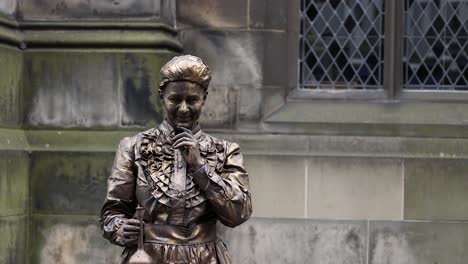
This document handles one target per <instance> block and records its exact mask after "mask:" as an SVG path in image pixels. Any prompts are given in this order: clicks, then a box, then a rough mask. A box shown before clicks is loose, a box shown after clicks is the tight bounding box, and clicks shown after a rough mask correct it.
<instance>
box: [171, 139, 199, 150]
mask: <svg viewBox="0 0 468 264" xmlns="http://www.w3.org/2000/svg"><path fill="white" fill-rule="evenodd" d="M196 146H197V143H195V142H193V141H187V140H183V139H181V140H180V141H178V142H176V143H175V144H174V145H173V147H174V148H176V149H177V148H181V147H187V148H196Z"/></svg>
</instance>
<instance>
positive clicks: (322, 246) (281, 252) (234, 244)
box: [221, 218, 367, 264]
mask: <svg viewBox="0 0 468 264" xmlns="http://www.w3.org/2000/svg"><path fill="white" fill-rule="evenodd" d="M221 237H222V238H223V239H224V241H225V242H226V244H227V247H228V250H229V252H230V255H231V257H232V260H233V263H239V264H256V263H258V264H263V263H272V264H274V263H278V264H288V263H291V264H292V263H324V264H333V263H340V264H365V263H367V261H366V253H367V249H366V248H367V224H366V222H365V221H314V220H292V219H291V220H285V219H262V218H254V219H251V220H249V221H248V222H246V223H245V224H243V225H241V226H240V227H237V228H235V229H230V228H222V230H221Z"/></svg>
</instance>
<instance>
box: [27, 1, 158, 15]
mask: <svg viewBox="0 0 468 264" xmlns="http://www.w3.org/2000/svg"><path fill="white" fill-rule="evenodd" d="M159 2H160V1H153V0H114V1H102V0H48V1H41V0H19V5H20V12H19V14H20V18H21V19H22V20H72V19H106V18H140V19H141V18H154V17H159V15H160V6H159Z"/></svg>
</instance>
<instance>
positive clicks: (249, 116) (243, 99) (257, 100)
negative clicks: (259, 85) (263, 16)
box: [239, 87, 262, 121]
mask: <svg viewBox="0 0 468 264" xmlns="http://www.w3.org/2000/svg"><path fill="white" fill-rule="evenodd" d="M239 93H240V98H239V120H240V121H256V120H258V119H259V118H260V115H261V110H262V91H261V89H256V88H254V87H241V88H240V89H239Z"/></svg>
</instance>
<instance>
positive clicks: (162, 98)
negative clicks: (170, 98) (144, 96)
mask: <svg viewBox="0 0 468 264" xmlns="http://www.w3.org/2000/svg"><path fill="white" fill-rule="evenodd" d="M158 91H159V99H160V100H161V102H162V101H163V100H164V91H163V90H162V89H161V88H159V90H158Z"/></svg>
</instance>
